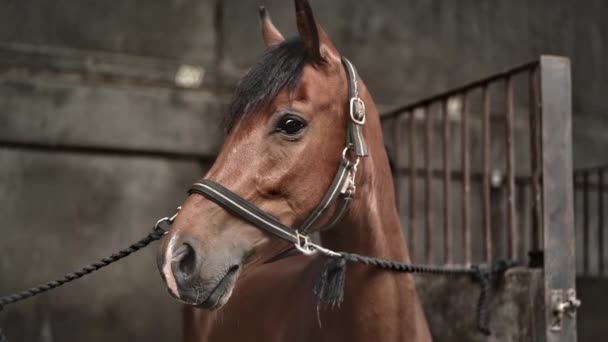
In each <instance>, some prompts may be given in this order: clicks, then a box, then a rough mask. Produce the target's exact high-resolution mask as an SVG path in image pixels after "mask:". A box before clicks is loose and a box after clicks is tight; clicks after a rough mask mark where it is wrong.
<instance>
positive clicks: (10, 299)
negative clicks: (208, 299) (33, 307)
mask: <svg viewBox="0 0 608 342" xmlns="http://www.w3.org/2000/svg"><path fill="white" fill-rule="evenodd" d="M178 210H179V208H178ZM176 215H177V214H176ZM176 215H174V216H173V217H170V218H169V217H165V218H163V219H161V220H159V221H158V222H157V223H156V225H155V226H154V229H153V231H152V232H151V233H149V234H148V235H146V236H145V237H144V238H142V239H141V240H139V241H137V242H135V243H133V244H131V245H130V246H128V247H127V248H125V249H122V250H120V251H118V252H116V253H114V254H112V255H110V256H109V257H106V258H103V259H101V260H100V261H98V262H95V263H92V264H90V265H87V266H84V267H83V268H81V269H80V270H78V271H75V272H71V273H67V274H65V275H64V276H62V277H61V278H58V279H56V280H52V281H49V282H46V283H44V284H41V285H38V286H34V287H31V288H29V289H26V290H23V291H20V292H17V293H13V294H9V295H6V296H2V297H0V311H2V310H3V309H4V307H6V306H7V305H10V304H14V303H17V302H20V301H23V300H26V299H28V298H31V297H34V296H37V295H40V294H42V293H45V292H47V291H51V290H53V289H55V288H57V287H60V286H62V285H65V284H67V283H69V282H72V281H74V280H76V279H79V278H82V277H84V276H86V275H88V274H91V273H93V272H95V271H98V270H100V269H101V268H104V267H106V266H108V265H110V264H112V263H114V262H117V261H119V260H121V259H123V258H126V257H127V256H129V255H131V254H133V253H135V252H137V251H138V250H140V249H142V248H144V247H146V246H148V245H149V244H150V243H152V242H154V241H157V240H159V239H161V238H162V237H163V235H165V234H166V232H167V231H168V230H169V229H170V225H171V223H172V222H173V220H174V219H175V216H176ZM311 245H312V246H315V248H317V247H320V246H316V245H314V244H311ZM316 250H318V251H320V252H322V253H323V254H325V255H328V261H327V264H326V267H325V270H324V271H323V273H322V274H321V277H320V278H319V280H318V281H317V283H316V284H315V287H314V293H315V294H316V295H317V297H318V298H319V300H320V302H322V303H325V304H327V305H329V306H330V307H335V306H339V305H340V303H341V302H342V300H343V299H344V282H345V279H346V263H347V262H353V263H360V264H364V265H368V266H373V267H376V268H380V269H384V270H389V271H395V272H405V273H423V274H436V275H459V274H469V275H471V276H472V277H473V279H474V280H475V281H477V282H478V283H479V286H480V294H479V299H478V301H477V307H476V322H477V328H478V329H479V331H480V332H482V333H483V334H485V335H489V334H490V330H489V326H488V322H489V310H488V299H489V282H490V280H491V279H492V277H493V276H494V275H497V274H502V273H504V272H505V271H506V270H507V269H509V268H511V267H513V266H515V264H514V263H509V262H505V261H500V262H498V263H497V264H496V265H495V266H494V267H493V268H491V269H486V268H483V267H480V266H477V265H476V266H473V267H471V268H464V267H460V268H458V267H438V266H427V265H416V264H405V263H401V262H397V261H392V260H384V259H379V258H372V257H367V256H362V255H359V254H353V253H346V252H340V253H336V252H331V251H329V252H330V253H328V252H327V251H328V250H326V249H323V248H322V247H320V249H316ZM331 253H333V254H331ZM7 341H8V340H7V338H6V336H5V335H4V333H3V331H2V329H1V328H0V342H7Z"/></svg>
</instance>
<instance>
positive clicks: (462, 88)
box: [381, 61, 538, 120]
mask: <svg viewBox="0 0 608 342" xmlns="http://www.w3.org/2000/svg"><path fill="white" fill-rule="evenodd" d="M537 66H538V61H532V62H529V63H526V64H522V65H519V66H517V67H515V68H511V69H508V70H506V71H504V72H500V73H497V74H494V75H492V76H489V77H485V78H482V79H480V80H477V81H474V82H470V83H467V84H465V85H462V86H460V87H456V88H452V89H451V90H448V91H446V92H443V93H439V94H437V95H435V96H431V97H428V98H426V99H423V100H420V101H416V102H413V103H410V104H407V105H405V106H401V107H398V108H395V109H392V110H389V111H387V112H385V113H383V114H382V115H381V120H388V119H390V118H391V117H393V116H395V115H399V114H401V113H405V112H410V113H413V110H414V109H416V108H420V107H427V106H429V105H430V104H431V103H434V102H438V101H441V100H442V99H444V98H449V97H452V96H457V95H459V94H462V93H464V92H466V91H468V90H472V89H475V88H479V87H483V86H484V85H486V84H489V83H492V82H494V81H496V80H499V79H502V78H505V77H506V76H508V75H515V74H518V73H521V72H525V71H527V70H530V69H533V68H536V67H537Z"/></svg>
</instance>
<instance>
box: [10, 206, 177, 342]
mask: <svg viewBox="0 0 608 342" xmlns="http://www.w3.org/2000/svg"><path fill="white" fill-rule="evenodd" d="M178 210H179V208H178ZM176 215H177V213H176V214H175V215H173V217H165V218H162V219H160V220H159V221H158V222H157V223H156V224H155V225H154V229H153V230H152V232H151V233H149V234H148V235H146V236H145V237H144V238H142V239H141V240H139V241H137V242H135V243H133V244H131V245H130V246H129V247H127V248H125V249H121V250H119V251H118V252H116V253H114V254H112V255H110V256H108V257H106V258H103V259H101V260H99V261H97V262H94V263H92V264H89V265H86V266H84V267H83V268H81V269H80V270H77V271H75V272H70V273H67V274H65V275H64V276H62V277H61V278H58V279H56V280H51V281H49V282H46V283H44V284H40V285H38V286H34V287H30V288H29V289H26V290H23V291H20V292H16V293H13V294H9V295H6V296H2V297H0V312H1V311H2V310H3V309H4V307H5V306H7V305H10V304H14V303H17V302H20V301H23V300H26V299H28V298H31V297H34V296H37V295H39V294H42V293H45V292H47V291H51V290H53V289H55V288H58V287H60V286H62V285H65V284H67V283H69V282H72V281H74V280H76V279H79V278H82V277H84V276H86V275H88V274H91V273H93V272H95V271H98V270H100V269H102V268H104V267H106V266H108V265H110V264H112V263H115V262H117V261H118V260H121V259H123V258H126V257H128V256H129V255H131V254H133V253H135V252H137V251H139V250H140V249H142V248H144V247H146V246H148V245H149V244H150V243H152V242H154V241H156V240H160V239H161V238H162V237H163V235H165V234H166V233H167V231H168V230H169V228H170V225H171V223H172V222H173V220H174V219H175V216H176ZM0 342H8V339H7V338H6V335H4V333H3V331H2V328H0Z"/></svg>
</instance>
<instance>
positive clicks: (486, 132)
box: [481, 84, 493, 263]
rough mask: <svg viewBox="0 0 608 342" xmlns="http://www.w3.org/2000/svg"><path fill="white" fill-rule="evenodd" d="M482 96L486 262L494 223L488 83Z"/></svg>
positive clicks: (490, 248) (488, 257) (489, 258)
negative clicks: (491, 195) (491, 200)
mask: <svg viewBox="0 0 608 342" xmlns="http://www.w3.org/2000/svg"><path fill="white" fill-rule="evenodd" d="M481 96H482V101H483V117H482V130H483V138H482V140H483V142H482V145H483V151H482V164H483V182H482V187H483V214H482V215H483V216H482V217H483V224H482V229H483V241H484V259H485V261H486V262H488V263H491V262H492V252H493V251H492V223H491V218H490V215H491V207H490V206H491V202H490V148H491V147H490V144H491V140H490V94H489V92H488V85H487V84H486V85H484V86H483V87H482V88H481Z"/></svg>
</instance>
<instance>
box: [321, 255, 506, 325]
mask: <svg viewBox="0 0 608 342" xmlns="http://www.w3.org/2000/svg"><path fill="white" fill-rule="evenodd" d="M338 254H340V256H337V257H329V260H328V261H327V263H326V266H325V270H324V271H323V273H322V274H321V277H320V278H319V280H318V281H317V283H316V284H315V287H314V293H315V294H316V295H317V297H318V298H319V300H320V301H321V302H322V303H324V304H326V305H328V306H329V307H332V308H333V307H336V306H339V305H340V303H341V302H342V301H343V299H344V283H345V279H346V263H347V262H352V263H360V264H364V265H367V266H373V267H376V268H380V269H383V270H388V271H394V272H402V273H419V274H431V275H445V276H455V275H469V276H471V277H472V279H473V280H474V281H476V282H478V283H479V289H480V291H479V298H478V300H477V305H476V309H475V321H476V325H477V329H478V330H479V331H480V332H481V333H482V334H484V335H486V336H489V335H491V331H490V327H489V321H490V319H489V316H490V315H489V306H488V305H489V299H490V281H491V280H492V278H493V277H494V276H496V275H502V274H504V272H506V270H508V269H509V268H511V267H514V266H516V264H515V263H513V262H508V261H504V260H499V261H497V262H496V263H495V264H494V265H493V266H492V267H490V268H484V267H481V266H479V265H474V266H472V267H470V268H467V267H441V266H428V265H417V264H406V263H402V262H398V261H393V260H385V259H379V258H373V257H367V256H363V255H359V254H353V253H346V252H339V253H338Z"/></svg>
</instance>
